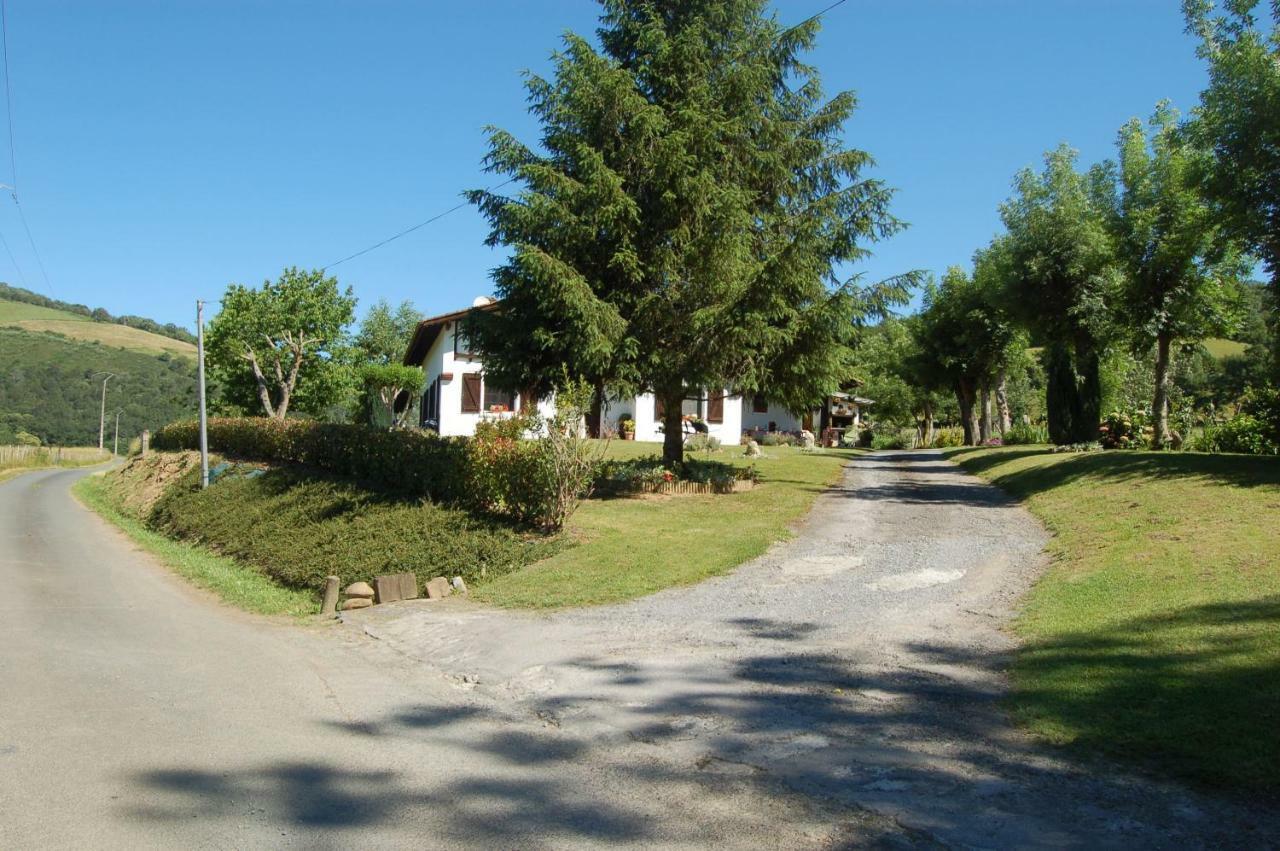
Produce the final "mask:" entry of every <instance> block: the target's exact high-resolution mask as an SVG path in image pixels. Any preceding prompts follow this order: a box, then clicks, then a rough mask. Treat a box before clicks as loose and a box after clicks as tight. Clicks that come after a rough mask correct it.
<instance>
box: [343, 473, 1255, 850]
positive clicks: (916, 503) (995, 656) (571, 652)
mask: <svg viewBox="0 0 1280 851" xmlns="http://www.w3.org/2000/svg"><path fill="white" fill-rule="evenodd" d="M1045 540H1046V534H1045V532H1044V531H1043V529H1042V528H1041V527H1040V526H1039V525H1038V524H1037V523H1036V522H1035V521H1034V520H1033V519H1032V518H1031V517H1030V516H1029V515H1028V514H1027V513H1026V512H1025V511H1023V510H1022V509H1021V508H1019V507H1017V506H1016V505H1014V504H1013V503H1011V502H1010V501H1009V500H1007V499H1006V498H1005V497H1003V496H1002V495H1001V494H1000V492H998V491H997V490H995V489H994V488H992V487H990V486H989V485H986V484H984V483H983V482H981V481H980V480H978V479H976V478H973V477H971V476H968V475H966V474H964V473H963V472H962V471H960V470H959V468H957V467H955V466H954V465H951V464H950V463H948V462H947V461H945V460H944V459H943V458H942V457H941V456H940V454H938V453H930V452H922V453H898V454H877V455H873V456H865V457H861V458H859V459H857V460H855V461H854V462H853V464H852V465H851V467H850V468H849V470H848V472H847V474H846V477H845V479H844V481H843V484H842V486H841V487H839V488H837V489H835V490H833V491H831V492H830V493H827V494H824V495H823V496H822V497H820V498H819V500H818V503H817V505H816V507H815V509H814V511H813V512H812V514H811V515H810V517H809V519H808V521H807V523H806V524H805V526H804V527H803V529H802V530H801V531H800V534H799V535H798V536H797V538H796V539H795V540H794V541H792V542H791V543H789V544H787V545H783V546H779V547H776V548H774V550H772V551H771V552H770V553H768V554H767V555H765V556H763V557H762V558H760V559H757V560H756V561H754V562H751V563H749V564H747V565H745V566H743V567H742V568H740V569H739V570H738V571H736V572H735V573H733V574H732V575H730V576H726V577H722V578H719V579H715V580H711V581H708V582H704V583H702V584H700V585H698V586H696V587H694V588H688V589H673V590H671V591H668V592H664V593H661V594H657V595H654V596H652V597H648V598H645V599H643V600H640V601H637V602H634V603H631V604H627V605H621V606H611V607H603V608H598V609H592V610H586V611H570V612H563V613H558V614H554V615H550V616H534V615H522V614H516V613H507V612H500V611H493V610H487V609H481V608H479V607H472V606H468V605H466V604H464V603H456V602H453V601H448V602H446V603H443V604H427V603H416V604H406V605H401V606H391V607H385V608H383V607H379V608H377V609H374V610H371V611H369V612H367V613H359V614H358V615H356V616H354V617H352V618H350V619H349V624H350V625H351V626H352V627H353V628H356V629H361V630H364V631H365V632H366V633H367V634H368V635H371V636H373V637H375V638H378V639H381V640H382V641H383V642H384V643H385V644H386V645H388V646H390V647H393V648H395V649H396V650H398V651H399V652H400V653H402V654H404V655H406V656H408V657H409V658H411V659H413V660H415V661H417V662H418V663H420V664H421V665H423V666H425V667H426V668H428V669H431V670H435V671H437V672H438V673H439V674H440V675H441V676H442V677H444V678H445V679H446V680H448V681H450V682H452V683H453V684H454V685H455V687H456V688H458V689H460V690H462V691H465V692H467V693H468V694H469V697H470V699H472V700H474V701H477V702H480V703H484V704H488V705H492V706H494V707H502V708H503V710H504V711H509V712H512V713H513V714H514V716H515V717H523V718H525V719H537V720H539V721H541V722H543V723H544V724H546V725H548V726H549V727H550V728H554V730H555V731H556V736H557V740H558V741H561V742H572V743H574V744H573V748H574V749H575V752H577V753H581V754H586V753H592V754H597V755H604V756H606V758H610V759H612V760H614V761H616V762H618V763H620V764H643V765H647V766H648V768H647V769H646V771H647V772H648V773H650V774H652V775H657V774H661V773H662V772H670V773H671V775H672V776H677V775H679V776H686V775H688V774H689V773H690V772H693V773H695V774H698V775H701V776H703V777H708V776H709V777H717V778H720V780H719V781H717V782H724V783H729V782H733V783H747V784H750V785H754V786H756V787H758V788H760V789H761V790H764V792H765V794H770V792H769V790H784V791H786V792H787V793H791V794H795V793H798V794H800V795H802V796H804V798H805V799H806V800H808V801H811V802H820V803H821V805H823V806H831V805H836V806H839V807H843V808H845V809H844V816H834V817H836V818H843V819H844V820H845V822H846V824H845V827H844V828H842V829H841V832H838V834H836V835H826V836H816V835H815V836H814V839H815V841H823V842H825V841H841V842H844V841H847V842H850V843H853V844H862V843H864V842H872V841H883V842H892V844H898V843H904V844H907V845H915V844H921V845H932V844H934V843H937V844H941V845H946V846H956V845H959V846H974V847H1101V846H1115V847H1119V846H1126V847H1168V846H1172V845H1178V846H1182V847H1222V846H1224V845H1225V846H1240V847H1258V846H1259V844H1265V843H1267V841H1268V837H1269V838H1271V839H1275V838H1276V837H1277V836H1280V834H1277V833H1274V832H1273V831H1275V830H1276V824H1275V821H1274V819H1272V818H1270V817H1260V816H1259V814H1257V813H1248V812H1245V811H1243V810H1242V809H1238V808H1235V807H1233V806H1232V805H1229V804H1224V803H1221V802H1215V801H1211V800H1208V799H1205V798H1201V797H1197V796H1195V795H1192V794H1190V793H1187V792H1185V791H1183V790H1180V789H1178V788H1175V787H1173V786H1162V785H1160V784H1158V783H1154V782H1151V781H1142V780H1138V779H1135V778H1132V777H1127V776H1125V775H1123V774H1121V773H1118V772H1116V771H1114V770H1112V769H1111V768H1110V767H1107V766H1101V765H1094V766H1081V765H1075V764H1071V763H1069V762H1066V761H1064V760H1061V759H1059V758H1056V757H1055V756H1053V755H1051V754H1049V753H1047V752H1046V751H1045V750H1044V749H1042V748H1039V747H1037V746H1035V745H1034V744H1032V743H1031V742H1029V741H1027V740H1026V739H1025V738H1024V737H1022V736H1021V735H1020V734H1018V733H1017V732H1016V731H1015V730H1013V729H1012V728H1011V727H1010V725H1009V724H1008V722H1007V719H1006V718H1005V716H1004V714H1003V712H1002V711H1001V707H1000V705H999V699H1000V698H1001V696H1002V695H1003V693H1004V689H1005V681H1004V677H1003V673H1002V672H1003V670H1004V667H1005V663H1006V661H1007V654H1008V651H1009V650H1010V648H1011V643H1010V640H1009V638H1008V636H1007V635H1005V634H1004V633H1003V632H1001V630H1000V627H1001V625H1002V624H1004V623H1006V622H1007V620H1008V618H1009V616H1010V611H1011V606H1012V604H1013V602H1014V601H1015V600H1016V598H1017V596H1018V595H1019V594H1020V593H1021V592H1022V591H1023V590H1025V588H1026V587H1027V586H1028V584H1029V583H1030V581H1032V579H1033V578H1034V576H1035V575H1036V574H1037V572H1038V571H1039V570H1040V569H1041V568H1042V562H1041V556H1040V551H1041V548H1042V546H1043V544H1044V542H1045ZM554 767H555V766H554V765H549V766H548V770H553V769H554ZM779 827H781V825H779ZM835 836H839V837H842V838H840V839H838V840H836V839H835ZM762 838H764V837H762ZM775 838H776V837H775ZM766 844H767V843H766Z"/></svg>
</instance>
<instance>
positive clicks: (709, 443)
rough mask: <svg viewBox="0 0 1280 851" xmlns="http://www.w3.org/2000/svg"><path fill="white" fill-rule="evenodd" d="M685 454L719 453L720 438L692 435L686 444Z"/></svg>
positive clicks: (707, 435)
mask: <svg viewBox="0 0 1280 851" xmlns="http://www.w3.org/2000/svg"><path fill="white" fill-rule="evenodd" d="M684 451H685V452H719V451H720V438H718V437H713V436H712V435H709V434H701V433H699V434H692V435H689V439H688V440H686V441H685V442H684Z"/></svg>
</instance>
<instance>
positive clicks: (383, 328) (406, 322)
mask: <svg viewBox="0 0 1280 851" xmlns="http://www.w3.org/2000/svg"><path fill="white" fill-rule="evenodd" d="M421 321H422V313H421V312H420V311H419V310H418V309H417V308H416V307H414V306H413V302H410V301H402V302H400V306H399V307H397V308H395V310H392V309H391V305H390V304H388V303H387V300H386V299H379V300H378V301H377V302H376V303H375V304H374V305H373V307H371V308H369V312H368V313H366V314H365V317H364V320H363V321H362V322H361V323H360V330H359V331H358V332H357V333H356V336H355V340H354V341H353V345H354V348H355V351H356V355H357V356H358V357H359V358H360V360H362V361H364V362H367V363H377V364H392V363H400V362H401V359H403V358H404V354H405V350H406V349H408V348H409V339H410V338H411V337H412V336H413V332H414V330H415V329H416V328H417V327H418V323H419V322H421Z"/></svg>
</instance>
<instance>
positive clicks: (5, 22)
mask: <svg viewBox="0 0 1280 851" xmlns="http://www.w3.org/2000/svg"><path fill="white" fill-rule="evenodd" d="M0 47H3V54H4V108H5V116H6V117H7V118H8V122H9V174H10V180H12V181H13V182H12V184H11V185H10V186H9V195H10V196H11V197H12V198H13V205H14V206H15V207H17V208H18V218H19V219H21V220H22V229H23V230H24V231H26V232H27V242H29V243H31V253H32V254H34V255H35V257H36V265H37V266H39V267H40V276H41V277H42V278H44V286H45V289H46V290H47V291H48V292H49V294H50V295H53V284H52V283H50V281H49V273H48V272H47V271H46V270H45V267H44V258H43V257H41V256H40V249H38V248H36V238H35V237H34V236H32V235H31V225H29V224H27V214H26V212H24V211H23V209H22V202H21V201H19V200H18V153H17V150H18V148H17V145H15V144H14V143H13V135H14V134H13V92H12V90H11V88H10V83H9V13H8V4H7V3H6V2H5V0H0ZM5 248H6V249H8V244H7V243H6V244H5ZM9 256H10V258H12V257H13V252H10V253H9ZM13 265H14V266H15V267H17V265H18V263H17V261H16V260H15V261H14V264H13ZM18 274H19V276H21V275H22V272H21V270H19V272H18ZM23 286H26V281H25V280H24V281H23Z"/></svg>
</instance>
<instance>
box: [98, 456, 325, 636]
mask: <svg viewBox="0 0 1280 851" xmlns="http://www.w3.org/2000/svg"><path fill="white" fill-rule="evenodd" d="M75 494H76V496H77V497H78V498H79V499H80V501H81V502H83V503H85V505H87V506H88V507H89V508H91V509H93V510H94V511H96V512H97V513H98V514H99V515H101V516H102V517H103V518H104V519H106V520H108V521H109V522H111V523H112V524H114V525H115V526H117V527H119V529H120V530H121V531H122V532H124V533H125V534H126V535H128V536H129V537H130V538H131V539H132V540H133V542H134V543H136V544H137V545H138V546H140V547H141V548H142V549H144V550H146V551H147V552H149V553H151V554H152V555H154V556H156V557H157V558H158V559H159V560H160V561H161V562H162V563H164V564H165V565H167V566H168V567H169V568H170V569H172V570H173V571H174V572H175V573H177V574H178V575H179V576H182V577H184V578H185V579H187V580H189V581H190V582H191V583H192V584H194V585H198V586H199V587H201V588H204V589H206V590H208V591H212V592H213V593H214V594H217V595H218V596H219V597H220V598H222V600H223V601H224V602H226V603H230V604H231V605H233V606H236V607H238V608H241V609H244V610H246V611H250V612H256V613H257V614H261V615H289V616H291V617H295V618H300V617H304V616H307V615H313V614H315V613H316V612H318V611H319V605H318V604H317V600H316V595H315V594H314V593H312V592H310V591H300V590H296V589H292V588H285V587H283V586H281V585H278V584H276V583H275V582H273V581H272V580H271V579H269V578H268V577H267V576H265V575H264V574H262V573H261V572H259V571H258V570H256V569H254V568H253V567H251V566H249V565H246V564H243V563H242V562H238V561H236V560H235V559H231V558H226V557H223V556H219V555H214V554H213V553H211V552H209V551H208V550H206V549H204V548H202V547H199V546H195V545H193V544H189V543H186V542H183V541H175V540H173V539H172V538H167V537H165V536H164V535H161V534H159V533H157V532H153V531H151V530H150V529H148V528H147V527H146V526H144V525H143V524H142V522H141V521H139V520H136V519H134V518H133V517H130V516H129V515H127V514H125V513H123V512H122V511H121V510H120V507H119V504H118V501H117V499H116V498H114V495H113V493H112V491H111V489H110V487H109V486H108V484H107V482H106V479H105V478H104V477H103V476H100V475H96V476H88V477H86V478H84V479H81V480H80V481H79V482H77V483H76V485H75Z"/></svg>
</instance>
